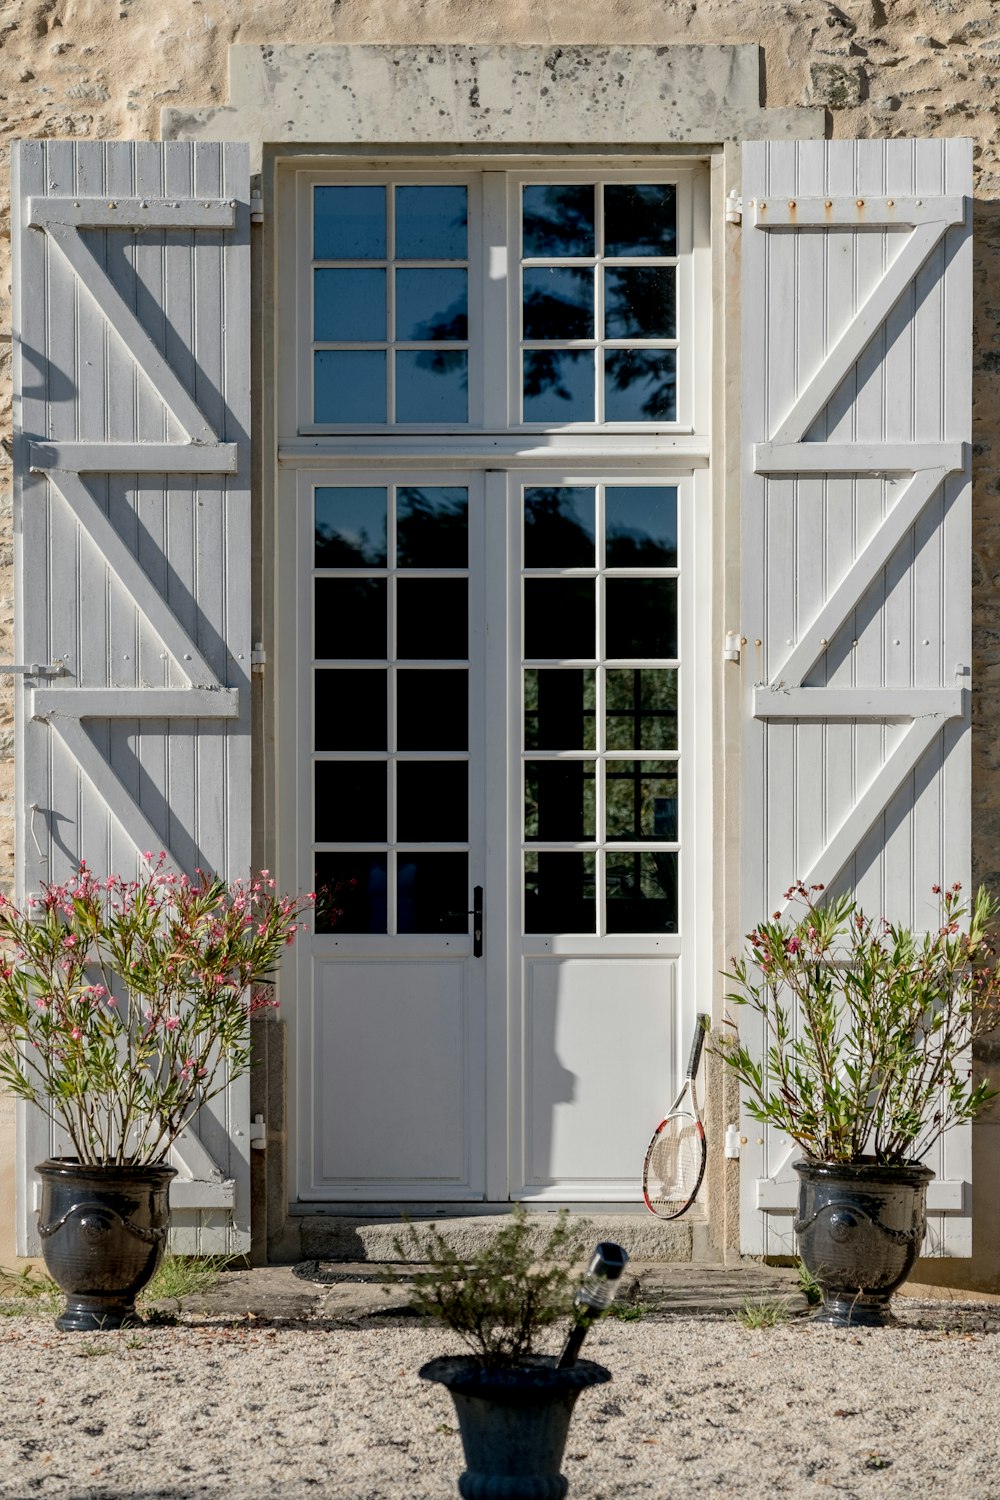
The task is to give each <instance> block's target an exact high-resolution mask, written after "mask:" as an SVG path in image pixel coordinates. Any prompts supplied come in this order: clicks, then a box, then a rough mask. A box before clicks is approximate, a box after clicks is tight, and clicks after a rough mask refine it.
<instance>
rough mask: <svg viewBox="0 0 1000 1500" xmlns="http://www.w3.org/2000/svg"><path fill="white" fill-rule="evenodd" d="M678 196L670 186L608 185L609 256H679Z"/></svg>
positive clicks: (606, 247) (606, 231) (606, 240)
mask: <svg viewBox="0 0 1000 1500" xmlns="http://www.w3.org/2000/svg"><path fill="white" fill-rule="evenodd" d="M676 195H677V190H676V188H675V187H674V186H673V184H670V183H659V182H644V183H631V182H629V183H623V182H609V183H606V184H605V187H604V253H605V255H626V256H627V255H676V253H677V207H676Z"/></svg>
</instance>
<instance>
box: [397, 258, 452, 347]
mask: <svg viewBox="0 0 1000 1500" xmlns="http://www.w3.org/2000/svg"><path fill="white" fill-rule="evenodd" d="M468 274H469V273H468V272H467V271H464V270H447V271H446V270H440V269H438V270H419V271H417V270H399V271H397V272H396V337H397V339H403V340H407V339H413V340H415V341H416V342H417V343H429V342H431V341H432V340H434V339H451V340H455V339H467V338H468V337H469V297H468V290H467V287H466V283H467V280H468Z"/></svg>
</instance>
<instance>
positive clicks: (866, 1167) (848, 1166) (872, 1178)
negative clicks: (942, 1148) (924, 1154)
mask: <svg viewBox="0 0 1000 1500" xmlns="http://www.w3.org/2000/svg"><path fill="white" fill-rule="evenodd" d="M792 1166H793V1167H794V1169H795V1171H796V1172H799V1173H800V1174H801V1175H802V1176H803V1177H820V1178H822V1177H827V1178H834V1177H849V1178H851V1179H852V1180H853V1181H855V1182H872V1183H878V1182H900V1181H902V1182H912V1183H914V1184H915V1185H919V1184H920V1183H922V1182H923V1183H926V1182H930V1180H931V1178H932V1177H933V1176H934V1175H935V1174H934V1172H933V1171H932V1170H931V1168H930V1167H928V1166H926V1165H925V1164H924V1163H923V1162H922V1161H904V1162H898V1163H896V1164H895V1165H890V1164H887V1163H884V1162H878V1161H876V1160H875V1158H874V1157H871V1156H862V1157H860V1158H858V1160H856V1161H818V1160H816V1159H815V1158H813V1157H806V1158H805V1159H804V1160H801V1161H796V1162H793V1163H792Z"/></svg>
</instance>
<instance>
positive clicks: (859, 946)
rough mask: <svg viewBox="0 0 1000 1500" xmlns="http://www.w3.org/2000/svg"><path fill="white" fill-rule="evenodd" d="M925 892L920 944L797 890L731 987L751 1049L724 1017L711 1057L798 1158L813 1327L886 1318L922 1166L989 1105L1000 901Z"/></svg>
mask: <svg viewBox="0 0 1000 1500" xmlns="http://www.w3.org/2000/svg"><path fill="white" fill-rule="evenodd" d="M933 890H934V894H935V896H936V897H937V901H938V904H939V913H938V917H937V920H936V921H935V922H934V923H933V925H932V929H931V930H930V931H926V932H918V931H914V930H912V929H910V928H908V927H905V926H901V925H898V924H896V923H893V922H890V921H887V920H886V919H885V918H881V917H880V918H871V917H868V916H866V915H865V914H864V912H863V911H861V910H860V909H859V907H858V905H857V903H856V902H855V901H854V900H853V899H852V898H851V897H850V896H847V895H844V896H840V897H836V898H833V899H829V900H828V899H825V893H824V891H823V887H822V886H811V887H809V888H807V887H806V886H804V885H803V884H802V883H801V882H796V884H795V885H793V886H792V888H791V889H790V890H789V891H788V892H786V900H787V901H788V902H789V907H788V913H789V914H788V915H787V916H786V917H784V918H782V917H781V916H780V915H779V914H778V913H775V915H774V917H773V918H772V919H771V920H770V921H766V922H761V923H759V924H758V926H757V927H756V928H755V929H754V931H753V932H751V933H750V934H749V936H748V938H747V947H746V949H745V951H744V953H743V954H742V955H741V956H740V957H739V958H737V959H734V961H733V965H732V970H731V972H730V973H729V974H728V975H727V976H726V977H727V979H728V980H729V981H730V983H731V985H732V988H731V990H730V992H729V994H728V996H727V999H728V1000H729V1001H731V1002H732V1003H733V1004H734V1005H736V1006H738V1007H742V1008H743V1009H744V1010H745V1011H749V1012H750V1013H751V1016H752V1018H753V1019H752V1022H751V1024H752V1025H754V1023H755V1029H756V1033H757V1045H756V1046H754V1047H753V1048H751V1047H750V1046H748V1045H747V1042H746V1040H745V1039H741V1037H740V1036H739V1035H738V1034H736V1031H737V1028H736V1027H735V1023H734V1022H733V1021H732V1020H731V1019H730V1018H727V1021H728V1025H729V1027H730V1028H731V1033H732V1034H727V1033H726V1032H725V1031H724V1032H723V1036H722V1038H721V1040H720V1041H719V1042H718V1043H717V1044H716V1046H715V1049H714V1050H715V1051H716V1052H717V1054H718V1055H719V1056H721V1058H722V1060H723V1062H724V1063H725V1065H726V1067H727V1068H728V1069H729V1070H730V1071H731V1072H732V1073H733V1075H734V1076H735V1078H736V1079H737V1081H738V1082H739V1085H740V1088H741V1093H742V1095H743V1099H744V1103H745V1106H746V1108H747V1110H748V1111H749V1113H750V1115H751V1116H752V1117H753V1118H754V1119H755V1120H758V1121H759V1122H760V1123H761V1124H766V1125H770V1126H773V1127H775V1128H776V1129H778V1130H781V1131H783V1132H784V1133H785V1134H786V1135H788V1136H789V1137H790V1138H791V1139H792V1141H794V1142H795V1144H796V1145H797V1146H798V1147H799V1148H800V1150H801V1152H802V1158H801V1160H799V1161H797V1162H796V1163H795V1170H796V1171H797V1173H798V1175H799V1205H798V1213H797V1216H796V1218H795V1221H794V1225H795V1232H796V1235H797V1237H798V1244H799V1253H800V1255H801V1257H802V1260H803V1262H804V1264H805V1266H806V1268H807V1270H808V1272H809V1273H810V1274H811V1275H812V1277H813V1278H814V1279H815V1281H816V1282H817V1283H818V1285H819V1287H820V1288H821V1290H822V1293H823V1303H822V1305H821V1307H820V1308H819V1309H818V1311H817V1313H816V1314H815V1316H816V1317H818V1318H819V1319H821V1320H823V1321H826V1322H829V1323H833V1324H837V1325H844V1324H848V1323H851V1324H867V1325H872V1326H879V1325H883V1324H886V1323H889V1322H891V1321H892V1313H891V1306H890V1300H891V1297H892V1294H893V1292H894V1291H895V1290H896V1289H897V1288H898V1287H899V1286H901V1285H902V1283H903V1282H904V1281H905V1279H906V1277H907V1276H908V1275H909V1274H910V1272H911V1270H912V1269H913V1265H914V1262H915V1261H916V1258H917V1255H918V1254H919V1251H920V1246H921V1244H922V1242H923V1238H924V1233H925V1228H926V1193H927V1184H928V1183H929V1182H930V1181H931V1180H932V1178H933V1176H934V1173H933V1172H932V1171H931V1169H930V1168H929V1167H928V1166H927V1165H926V1162H925V1160H924V1158H925V1157H926V1156H927V1154H928V1153H929V1152H930V1150H931V1148H932V1147H933V1146H934V1145H935V1143H936V1142H937V1141H938V1140H939V1138H940V1137H941V1135H942V1134H943V1133H944V1132H945V1131H947V1130H950V1129H951V1128H952V1127H953V1126H955V1125H958V1124H960V1123H962V1122H964V1121H969V1120H972V1119H974V1118H975V1116H976V1115H977V1114H978V1113H979V1111H980V1110H981V1109H982V1108H983V1106H984V1105H985V1104H986V1103H987V1102H988V1101H989V1100H990V1099H991V1098H993V1097H994V1096H995V1094H996V1090H995V1089H993V1088H992V1087H991V1086H990V1084H989V1082H988V1081H986V1080H979V1081H976V1080H975V1079H974V1078H973V1076H972V1044H973V1042H974V1041H975V1040H976V1038H977V1037H979V1036H981V1035H983V1034H984V1033H986V1032H988V1031H991V1030H992V1029H993V1028H994V1027H995V1026H996V1025H997V1024H998V1020H1000V1010H998V1002H1000V966H998V963H997V951H996V941H997V939H996V933H997V916H998V910H1000V903H998V902H997V901H996V900H994V899H993V898H992V897H991V896H990V895H988V894H987V892H986V891H985V890H982V889H980V891H979V892H978V894H977V895H976V896H975V898H974V899H973V900H971V901H966V900H965V899H963V897H962V894H961V889H960V887H959V886H958V885H957V884H956V885H953V886H951V887H950V888H948V889H946V890H942V889H941V888H940V887H938V886H935V887H934V888H933Z"/></svg>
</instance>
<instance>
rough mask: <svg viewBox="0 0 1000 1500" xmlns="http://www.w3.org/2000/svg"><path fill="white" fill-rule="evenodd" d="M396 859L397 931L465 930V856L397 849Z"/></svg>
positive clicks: (466, 883)
mask: <svg viewBox="0 0 1000 1500" xmlns="http://www.w3.org/2000/svg"><path fill="white" fill-rule="evenodd" d="M396 860H397V890H396V899H397V903H398V908H397V920H398V926H399V931H400V932H468V930H469V907H470V906H471V905H472V903H471V900H470V895H471V892H470V890H469V856H468V855H467V854H436V853H432V854H425V853H423V852H422V851H420V850H412V851H411V850H403V849H401V850H400V851H399V853H398V854H397V856H396Z"/></svg>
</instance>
